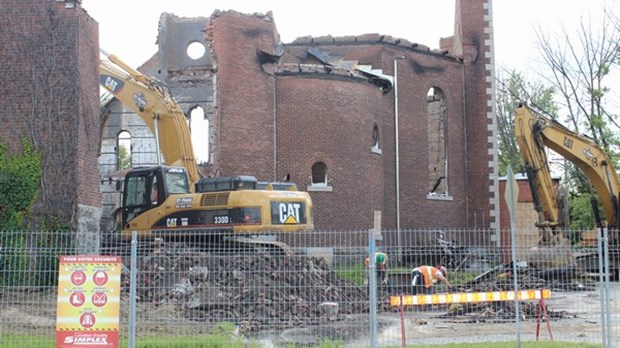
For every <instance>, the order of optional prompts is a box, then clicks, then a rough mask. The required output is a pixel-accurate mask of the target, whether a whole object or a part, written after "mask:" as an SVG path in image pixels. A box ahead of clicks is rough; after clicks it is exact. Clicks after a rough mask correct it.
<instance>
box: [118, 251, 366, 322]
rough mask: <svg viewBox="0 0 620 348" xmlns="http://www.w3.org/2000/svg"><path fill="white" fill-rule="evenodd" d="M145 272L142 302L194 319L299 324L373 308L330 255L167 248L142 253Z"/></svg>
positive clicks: (141, 265) (142, 273) (140, 279)
mask: <svg viewBox="0 0 620 348" xmlns="http://www.w3.org/2000/svg"><path fill="white" fill-rule="evenodd" d="M139 270H140V271H139V274H138V284H139V285H138V294H137V296H138V300H139V301H141V302H149V303H176V304H178V309H179V311H182V312H183V316H184V317H186V318H188V319H190V320H196V321H203V322H218V321H223V320H225V321H232V322H235V323H238V324H240V326H241V327H242V328H243V330H244V331H257V330H264V329H282V328H289V327H298V326H303V325H310V324H316V323H317V319H319V320H324V321H330V320H333V319H335V317H337V316H340V317H341V318H342V316H344V315H347V314H354V313H362V312H367V311H368V296H367V293H366V289H365V288H364V287H360V286H358V285H356V284H354V283H350V282H347V281H344V280H342V279H340V278H339V277H338V276H337V275H336V273H335V272H334V271H333V270H330V269H329V267H328V265H327V263H326V262H325V260H324V259H323V258H316V257H308V256H286V257H283V256H272V255H269V254H249V253H242V254H236V255H226V254H219V255H218V254H212V253H204V252H189V253H188V252H187V251H185V252H181V251H175V250H174V249H171V248H163V247H162V248H160V249H158V250H155V251H153V252H152V253H150V254H148V255H145V256H141V257H140V260H139ZM126 288H128V287H126ZM334 307H336V308H337V311H336V312H335V311H334Z"/></svg>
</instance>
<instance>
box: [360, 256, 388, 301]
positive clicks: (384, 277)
mask: <svg viewBox="0 0 620 348" xmlns="http://www.w3.org/2000/svg"><path fill="white" fill-rule="evenodd" d="M389 260H390V258H389V257H388V255H387V254H386V253H384V252H380V251H378V252H376V253H375V267H376V271H377V282H380V284H381V285H383V286H385V287H387V289H388V291H389V292H390V293H392V285H391V284H390V279H389V277H388V272H387V266H388V262H389ZM364 265H365V266H366V279H365V280H364V284H365V285H367V284H368V278H369V274H368V265H369V260H368V257H366V259H365V260H364Z"/></svg>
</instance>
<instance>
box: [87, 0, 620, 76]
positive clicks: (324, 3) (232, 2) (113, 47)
mask: <svg viewBox="0 0 620 348" xmlns="http://www.w3.org/2000/svg"><path fill="white" fill-rule="evenodd" d="M464 1H467V0H464ZM605 1H613V2H616V3H617V2H618V0H563V1H560V0H495V1H493V24H494V30H495V57H496V62H497V63H498V64H499V65H501V66H505V67H509V68H511V69H517V70H519V71H522V72H525V73H527V70H528V68H529V67H531V66H532V64H534V62H535V60H536V52H537V51H536V44H535V42H536V37H535V35H534V28H535V27H538V26H540V27H542V28H544V30H545V31H546V32H557V31H560V30H561V29H562V27H565V28H567V29H569V31H571V28H574V27H575V25H577V24H578V23H579V20H580V18H582V17H584V16H592V17H593V18H597V16H598V14H599V13H600V9H601V7H602V5H601V4H602V3H603V2H605ZM454 3H455V0H435V1H397V0H382V1H379V2H361V1H355V2H354V1H346V0H313V1H308V2H299V1H293V0H262V1H261V0H209V1H196V0H83V2H82V6H83V7H84V9H86V10H87V11H88V13H89V14H90V15H91V16H92V17H93V18H94V19H95V20H96V21H97V22H98V23H99V35H100V46H101V48H103V49H105V50H107V51H108V52H111V53H114V54H116V55H118V56H119V57H120V58H121V59H123V60H125V61H126V62H127V63H129V64H130V65H131V66H133V67H138V66H139V65H141V64H142V63H144V62H145V61H146V60H147V59H148V58H150V57H151V56H152V55H153V54H154V53H155V52H156V51H157V46H156V39H157V32H158V21H159V16H160V15H161V13H163V12H169V13H173V14H175V15H177V16H180V17H200V16H204V17H209V16H210V15H211V14H212V13H213V11H214V10H235V11H238V12H242V13H248V14H249V13H257V12H258V13H267V12H268V11H271V12H273V16H274V20H275V24H276V27H277V29H278V32H279V33H280V37H281V39H282V41H283V42H285V43H286V42H291V41H293V40H294V39H295V38H297V37H300V36H308V35H310V36H323V35H332V36H345V35H361V34H366V33H378V34H385V35H391V36H393V37H397V38H403V39H407V40H408V41H411V42H417V43H420V44H424V45H426V46H429V47H431V48H438V45H439V39H440V38H442V37H448V36H452V34H453V27H454V7H455V6H454ZM373 4H374V5H373ZM405 4H406V5H405Z"/></svg>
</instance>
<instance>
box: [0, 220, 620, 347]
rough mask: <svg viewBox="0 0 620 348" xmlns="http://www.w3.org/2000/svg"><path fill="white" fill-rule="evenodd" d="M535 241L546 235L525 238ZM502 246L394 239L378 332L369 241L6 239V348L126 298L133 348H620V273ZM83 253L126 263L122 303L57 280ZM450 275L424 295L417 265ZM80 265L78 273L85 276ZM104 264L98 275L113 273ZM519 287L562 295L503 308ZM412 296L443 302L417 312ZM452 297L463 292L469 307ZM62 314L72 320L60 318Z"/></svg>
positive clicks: (1, 314)
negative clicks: (545, 347) (549, 343)
mask: <svg viewBox="0 0 620 348" xmlns="http://www.w3.org/2000/svg"><path fill="white" fill-rule="evenodd" d="M528 233H535V231H517V235H526V234H528ZM495 235H498V234H497V232H494V231H484V230H459V231H451V230H444V231H436V230H401V231H387V232H386V231H384V232H383V233H382V238H381V239H380V240H378V241H376V250H377V251H378V252H383V253H385V254H386V255H387V256H388V262H387V264H386V265H385V266H386V268H385V271H384V270H383V269H382V265H376V267H375V269H376V272H377V275H378V277H376V283H377V284H378V285H377V287H378V288H377V303H376V304H374V305H375V306H376V307H373V308H376V318H375V319H376V323H375V324H376V333H373V332H372V330H371V328H373V325H371V324H372V323H371V320H370V319H371V318H370V314H369V313H371V312H372V311H371V310H370V309H371V303H370V301H369V298H370V296H369V295H370V291H369V285H368V284H369V278H372V277H369V273H368V272H367V266H366V265H365V259H366V257H367V256H368V250H369V245H368V244H369V232H368V231H325V232H318V231H313V232H307V233H295V234H286V235H274V236H266V237H263V238H261V239H256V238H244V239H236V238H233V236H217V237H215V236H211V237H209V238H206V237H204V236H195V238H187V239H184V240H175V241H168V240H137V241H136V242H134V243H131V241H122V240H119V239H110V238H107V237H106V238H104V237H101V240H102V241H101V243H100V248H99V250H81V249H80V248H79V247H77V246H78V245H89V243H79V241H77V242H76V240H75V239H76V238H75V236H74V235H73V234H72V233H71V232H49V231H46V232H21V231H20V232H9V231H3V232H2V233H1V235H0V248H1V249H0V263H1V265H2V268H1V273H0V280H1V282H2V283H1V284H2V288H1V293H0V296H1V297H0V302H1V310H0V330H1V331H0V333H1V336H0V346H1V347H35V346H36V347H54V346H55V343H56V341H55V337H56V334H57V329H59V328H62V326H63V325H69V326H70V327H77V328H79V329H80V330H82V331H85V332H89V331H96V330H97V325H98V322H97V324H95V322H96V320H99V318H97V315H98V313H99V312H101V311H102V308H105V306H106V305H111V303H112V302H113V299H114V298H118V303H119V308H120V311H119V314H120V317H119V319H118V335H119V337H120V341H121V342H122V343H121V345H120V346H121V347H126V346H131V345H132V344H135V343H138V344H143V346H149V347H198V346H210V344H212V346H218V345H219V346H222V345H227V346H231V347H234V346H241V347H243V346H251V347H254V346H255V347H263V346H265V347H274V346H275V347H279V346H289V345H292V346H295V345H313V344H316V345H318V346H321V345H326V344H330V345H332V344H333V345H334V346H343V347H347V346H350V347H358V346H369V345H370V344H371V337H373V335H375V338H376V342H377V343H378V345H379V346H381V347H400V346H403V345H408V346H416V345H423V344H441V343H454V342H483V341H486V342H505V341H513V342H516V341H517V340H521V341H534V340H537V339H539V340H554V341H560V342H577V343H582V344H585V343H591V344H598V345H600V344H603V345H604V346H608V347H612V346H614V344H616V346H617V342H618V341H619V339H620V304H619V300H620V299H619V298H618V297H619V295H620V286H619V285H618V279H617V278H618V273H617V269H615V268H614V264H613V262H612V264H611V265H610V267H609V269H610V272H609V275H610V281H606V279H605V278H601V275H600V273H599V269H600V265H601V262H600V261H601V260H602V259H599V258H598V254H599V253H598V250H597V248H596V247H594V248H576V247H573V248H570V249H569V248H560V247H553V248H532V247H531V246H527V247H526V246H520V247H518V248H516V250H517V252H516V254H517V255H516V256H517V257H516V260H518V262H517V263H516V264H515V263H512V254H511V247H510V246H498V245H496V243H495V242H494V240H497V238H495V237H493V236H495ZM85 238H93V239H94V238H99V236H90V237H89V236H85ZM110 240H114V242H113V243H110ZM397 240H400V241H401V245H398V244H397V243H396V241H397ZM90 244H92V243H90ZM132 248H133V250H134V251H135V255H134V257H133V260H134V263H132V262H131V261H132ZM615 253H617V250H614V248H613V247H612V248H611V249H610V251H609V252H608V253H606V254H607V255H611V257H609V259H612V260H614V259H615V260H617V254H615ZM72 255H116V256H119V257H120V259H121V260H122V264H120V265H119V266H118V270H117V271H118V274H119V276H118V284H119V289H120V294H115V293H114V290H113V289H112V290H110V289H106V288H105V287H100V288H98V287H97V286H94V287H92V288H89V287H87V286H86V285H83V286H81V285H79V284H78V285H76V284H73V285H69V286H67V285H66V284H65V283H63V281H65V278H63V277H59V274H62V273H63V272H65V271H67V269H69V268H63V269H59V262H60V261H61V259H60V257H61V256H72ZM605 259H607V258H605ZM99 260H102V259H99ZM526 261H527V262H526ZM614 262H617V261H614ZM419 266H433V267H434V268H433V267H428V268H423V267H422V268H420V267H419ZM438 266H445V267H446V268H447V274H446V276H447V280H448V283H449V284H448V283H442V282H441V280H440V279H439V281H438V282H437V283H436V284H434V286H432V287H430V288H427V287H426V286H425V285H424V284H422V285H421V286H420V287H417V288H414V287H412V284H411V282H412V270H413V269H414V268H418V269H423V272H422V273H423V274H422V277H423V278H424V279H425V278H426V277H427V276H430V278H433V279H434V280H437V277H439V278H441V277H440V276H438V275H436V274H434V273H436V272H437V270H438ZM75 267H77V268H75ZM75 267H74V268H73V269H70V272H75V271H76V270H78V271H79V270H80V268H79V267H82V266H75ZM94 267H95V268H93V269H92V270H93V271H94V272H98V270H99V271H101V269H102V268H97V267H100V266H94ZM87 272H88V271H87ZM373 272H374V271H373ZM515 275H516V277H515ZM430 278H429V279H430ZM59 279H60V280H59ZM93 280H94V277H93ZM59 283H60V286H59ZM67 284H70V283H67ZM515 285H516V287H517V288H518V290H542V289H545V290H549V291H550V297H549V298H545V299H539V298H531V299H523V300H522V301H519V302H515V301H514V299H511V298H510V297H505V296H509V295H510V292H511V291H514V290H515ZM69 287H73V289H68V288H69ZM59 292H60V293H61V295H62V296H59ZM75 292H82V293H86V294H85V295H86V296H83V297H82V298H81V299H80V298H78V297H76V299H77V302H78V303H77V304H76V303H71V304H67V303H64V302H67V301H73V299H72V298H71V297H70V296H74V293H75ZM89 292H93V293H92V294H91V293H89ZM414 292H418V293H421V294H423V295H424V296H426V294H427V293H431V294H441V295H445V296H436V297H428V300H423V302H419V303H416V304H414V303H411V302H407V301H409V300H411V299H412V297H411V296H410V295H413V294H414ZM63 293H69V294H71V295H66V294H65V295H63ZM95 294H99V295H101V294H105V295H106V298H107V299H110V303H107V304H106V305H103V304H102V305H101V306H99V305H98V304H97V302H96V301H97V300H95V297H96V296H95ZM450 294H465V295H464V297H461V299H460V300H458V299H457V298H456V297H454V296H452V295H450ZM481 294H482V295H481ZM401 295H402V296H403V297H400V296H401ZM476 296H477V297H476ZM481 296H482V297H481ZM493 296H497V297H493ZM501 296H504V297H501ZM395 298H396V299H398V298H400V299H407V301H404V303H405V305H403V306H399V305H395V302H392V303H390V300H394V299H395ZM62 306H69V307H70V309H71V311H69V313H73V314H69V315H68V317H67V316H66V315H65V317H63V320H62V321H59V320H58V319H57V318H58V317H60V315H59V313H61V312H63V311H61V310H59V309H58V308H59V307H62ZM98 311H99V312H98ZM63 313H64V312H63ZM84 313H94V314H93V316H92V319H89V321H88V322H87V323H86V324H88V323H89V324H90V325H86V326H84V325H82V324H85V322H83V321H81V320H83V319H80V318H81V317H82V316H83V314H84ZM72 315H73V316H74V318H73V317H72ZM108 320H110V318H108ZM72 321H74V322H73V323H72ZM112 321H113V318H112ZM71 325H74V326H71ZM80 325H82V326H83V327H80ZM76 337H77V336H76ZM70 340H73V338H71V339H70ZM146 342H148V343H149V344H151V345H145V344H146ZM184 342H187V343H184ZM196 342H199V343H196ZM613 342H616V343H613ZM100 343H101V342H100ZM197 344H203V345H197Z"/></svg>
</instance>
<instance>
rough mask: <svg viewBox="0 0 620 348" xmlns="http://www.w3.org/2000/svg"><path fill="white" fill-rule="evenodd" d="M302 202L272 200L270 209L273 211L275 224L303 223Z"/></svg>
mask: <svg viewBox="0 0 620 348" xmlns="http://www.w3.org/2000/svg"><path fill="white" fill-rule="evenodd" d="M303 208H304V204H303V203H295V202H272V206H271V209H272V211H274V216H273V217H274V220H276V219H275V218H276V217H277V220H276V221H273V222H274V223H276V224H280V225H282V224H285V225H289V224H295V225H296V224H300V223H304V222H305V221H304V220H305V215H304V209H303Z"/></svg>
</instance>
